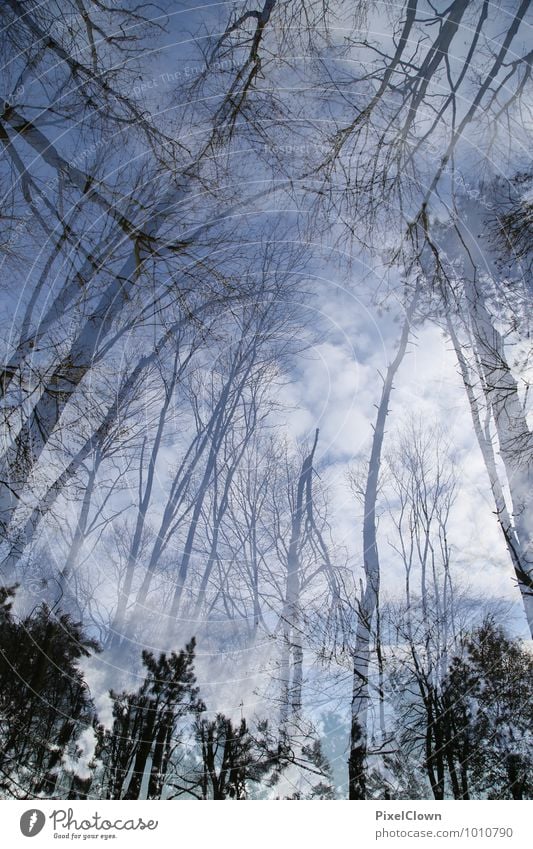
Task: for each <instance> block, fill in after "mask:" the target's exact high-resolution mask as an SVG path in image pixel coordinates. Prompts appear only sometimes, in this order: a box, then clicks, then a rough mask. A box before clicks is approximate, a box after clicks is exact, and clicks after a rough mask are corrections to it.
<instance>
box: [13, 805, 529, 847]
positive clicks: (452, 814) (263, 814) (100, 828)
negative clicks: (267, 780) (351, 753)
mask: <svg viewBox="0 0 533 849" xmlns="http://www.w3.org/2000/svg"><path fill="white" fill-rule="evenodd" d="M1 811H2V837H3V841H2V843H3V845H4V846H5V847H9V849H11V847H19V846H30V845H31V846H32V847H33V849H41V847H42V849H45V847H51V846H54V847H58V846H61V845H67V846H68V847H69V849H70V847H72V844H78V845H80V846H81V845H85V846H87V845H88V844H90V845H92V846H100V847H103V846H104V845H106V846H108V847H109V846H111V847H116V849H129V847H137V846H143V847H147V849H149V847H152V846H153V847H157V849H166V847H167V846H173V847H174V846H175V847H180V846H184V845H190V844H191V842H192V843H194V844H195V845H196V846H198V847H199V849H204V847H208V846H211V845H212V846H216V849H248V847H250V849H252V847H253V849H258V847H261V848H262V847H271V849H289V847H305V849H335V847H336V846H337V845H338V846H342V849H352V847H353V849H359V847H363V849H366V847H368V846H376V847H393V846H398V847H400V846H409V847H413V849H416V847H419V849H426V847H427V849H429V847H446V846H449V847H450V849H451V847H467V846H468V847H469V849H476V847H479V849H482V847H486V846H493V847H508V849H523V847H527V846H531V845H533V839H532V834H531V832H532V826H531V821H532V816H533V803H532V802H528V801H525V802H522V801H472V802H467V801H464V802H453V801H444V802H430V801H400V802H398V801H394V802H390V801H383V802H346V801H298V802H296V801H270V802H256V801H249V802H243V803H242V804H240V805H236V804H229V805H222V804H215V803H210V804H209V803H208V804H207V807H206V806H205V805H203V806H202V804H201V803H198V802H195V801H179V802H176V801H169V802H160V801H157V802H145V801H142V802H139V801H98V800H91V801H69V802H65V801H53V800H52V801H50V800H46V799H42V800H41V799H36V800H30V801H11V800H10V801H4V802H2V808H1ZM31 841H35V842H34V843H32V842H31ZM67 841H68V842H67Z"/></svg>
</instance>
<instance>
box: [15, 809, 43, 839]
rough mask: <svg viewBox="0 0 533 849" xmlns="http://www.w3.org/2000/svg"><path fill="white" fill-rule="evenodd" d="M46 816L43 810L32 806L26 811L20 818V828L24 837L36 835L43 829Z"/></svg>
mask: <svg viewBox="0 0 533 849" xmlns="http://www.w3.org/2000/svg"><path fill="white" fill-rule="evenodd" d="M45 822H46V817H45V815H44V814H43V812H42V811H39V810H37V808H32V809H31V810H30V811H25V812H24V813H23V814H22V816H21V818H20V830H21V832H22V833H23V835H24V837H35V835H36V834H39V832H40V831H42V830H43V827H44V824H45Z"/></svg>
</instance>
